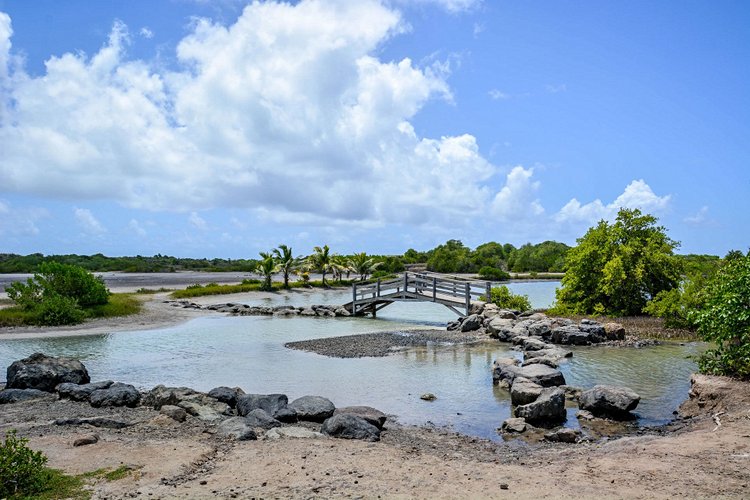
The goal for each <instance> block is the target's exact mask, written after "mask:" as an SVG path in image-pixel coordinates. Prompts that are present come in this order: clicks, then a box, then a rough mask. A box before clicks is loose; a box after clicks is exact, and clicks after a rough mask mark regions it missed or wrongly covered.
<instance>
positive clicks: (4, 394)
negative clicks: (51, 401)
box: [0, 389, 51, 405]
mask: <svg viewBox="0 0 750 500" xmlns="http://www.w3.org/2000/svg"><path fill="white" fill-rule="evenodd" d="M50 396H51V394H50V393H49V392H44V391H40V390H39V389H4V390H2V391H0V405H4V404H8V403H19V402H21V401H28V400H30V399H39V398H44V397H50Z"/></svg>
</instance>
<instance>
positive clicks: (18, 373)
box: [6, 352, 91, 392]
mask: <svg viewBox="0 0 750 500" xmlns="http://www.w3.org/2000/svg"><path fill="white" fill-rule="evenodd" d="M6 380H7V382H6V388H8V389H39V390H40V391H46V392H54V390H55V387H57V386H58V385H59V384H61V383H63V382H72V383H74V384H87V383H89V382H90V381H91V379H90V378H89V373H88V371H87V370H86V367H85V366H83V363H81V362H80V361H78V360H77V359H73V358H63V357H61V358H54V357H51V356H46V355H44V354H42V353H39V352H38V353H35V354H32V355H31V356H29V357H28V358H25V359H22V360H19V361H14V362H13V363H12V364H11V365H10V366H9V367H8V372H7V378H6Z"/></svg>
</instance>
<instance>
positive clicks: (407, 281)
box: [401, 273, 409, 299]
mask: <svg viewBox="0 0 750 500" xmlns="http://www.w3.org/2000/svg"><path fill="white" fill-rule="evenodd" d="M408 286H409V273H404V291H403V293H402V296H401V298H403V299H405V298H406V288H407V287H408Z"/></svg>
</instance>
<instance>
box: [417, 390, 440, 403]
mask: <svg viewBox="0 0 750 500" xmlns="http://www.w3.org/2000/svg"><path fill="white" fill-rule="evenodd" d="M419 399H423V400H424V401H435V400H436V399H437V396H435V395H434V394H433V393H431V392H425V393H424V394H422V395H421V396H419Z"/></svg>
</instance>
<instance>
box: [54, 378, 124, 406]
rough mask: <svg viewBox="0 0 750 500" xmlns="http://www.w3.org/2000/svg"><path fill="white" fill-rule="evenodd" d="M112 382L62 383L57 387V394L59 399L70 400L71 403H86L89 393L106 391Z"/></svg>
mask: <svg viewBox="0 0 750 500" xmlns="http://www.w3.org/2000/svg"><path fill="white" fill-rule="evenodd" d="M112 384H114V382H112V381H111V380H103V381H101V382H92V383H90V384H80V385H79V384H72V383H70V382H64V383H62V384H60V385H58V386H57V394H58V395H59V396H60V399H70V400H72V401H88V400H89V398H90V397H91V393H92V392H94V391H96V390H99V389H107V388H109V387H110V386H111V385H112Z"/></svg>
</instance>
